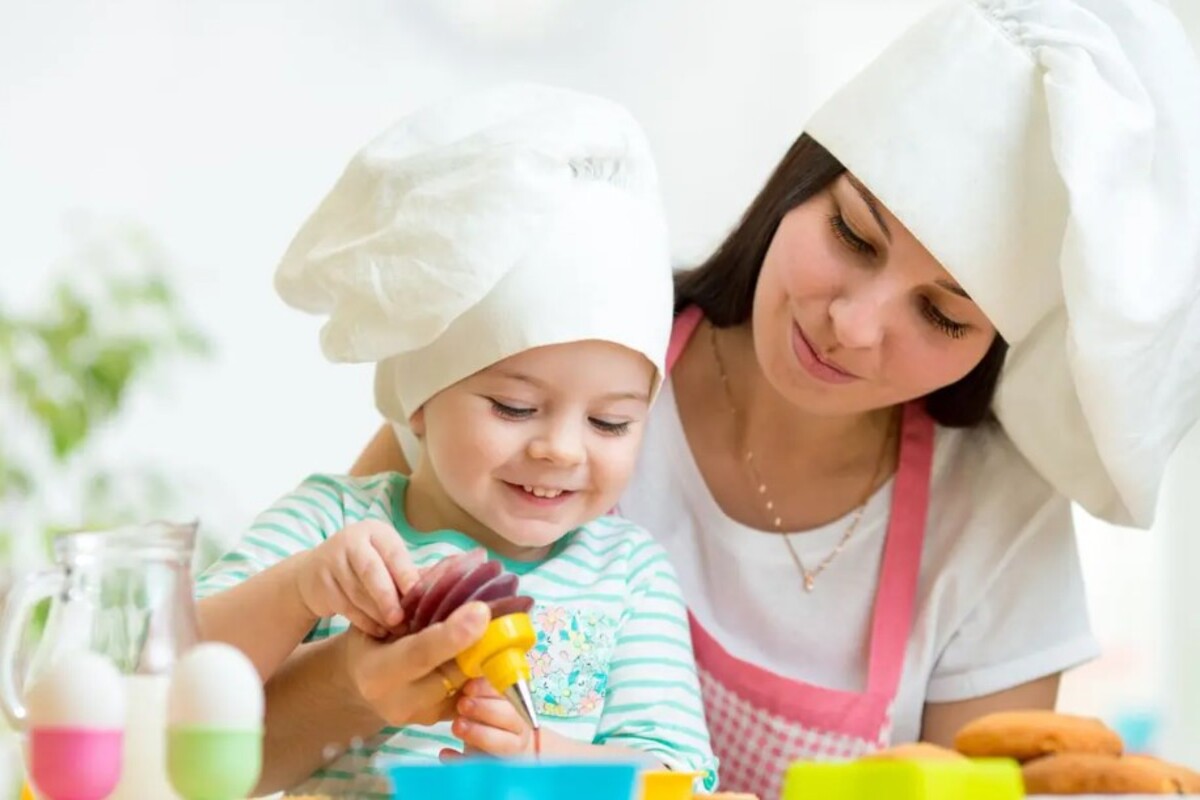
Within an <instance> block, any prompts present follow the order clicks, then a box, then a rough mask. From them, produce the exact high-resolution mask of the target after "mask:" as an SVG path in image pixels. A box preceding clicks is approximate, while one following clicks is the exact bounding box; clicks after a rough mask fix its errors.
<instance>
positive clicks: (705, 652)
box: [667, 307, 934, 800]
mask: <svg viewBox="0 0 1200 800" xmlns="http://www.w3.org/2000/svg"><path fill="white" fill-rule="evenodd" d="M702 319H703V315H702V314H701V312H700V310H699V309H698V308H695V307H692V308H688V309H687V310H685V311H684V312H683V313H681V314H680V315H679V317H678V319H677V320H676V322H675V328H674V330H673V331H672V333H671V346H670V349H669V351H668V353H667V369H668V371H669V370H670V369H671V367H673V366H674V364H675V361H676V359H677V358H678V357H679V354H680V353H682V352H683V349H684V347H685V346H686V344H687V342H688V339H690V338H691V336H692V334H693V333H694V332H695V330H696V327H697V326H698V325H699V324H700V322H701V321H702ZM933 435H934V425H933V421H932V420H931V419H930V418H929V417H928V416H927V415H926V414H925V412H924V410H923V409H922V408H921V407H920V406H919V405H918V404H916V403H909V404H908V405H906V406H905V407H904V412H903V421H902V423H901V434H900V436H901V438H900V458H899V464H898V466H897V470H896V477H895V483H894V487H893V493H892V508H891V514H890V521H889V523H888V528H887V539H886V542H885V543H884V551H883V562H882V565H881V567H880V577H879V587H878V589H877V590H876V595H875V606H874V612H873V614H872V619H871V642H870V650H869V652H870V656H869V659H870V661H869V665H868V670H867V676H868V677H867V686H866V691H864V692H862V693H861V694H860V693H856V692H846V691H838V690H833V689H824V688H821V687H819V686H812V685H810V684H807V683H803V682H801V681H796V680H792V679H790V678H785V677H783V676H781V675H777V674H775V673H773V672H770V671H768V670H765V669H762V668H761V667H758V666H755V665H754V664H750V663H748V662H745V661H742V660H740V659H738V658H737V657H735V656H733V655H731V654H730V653H728V652H727V651H726V650H725V648H723V647H722V646H721V644H720V642H718V641H717V640H716V639H714V638H713V637H712V636H711V635H710V634H709V633H708V631H706V630H704V628H703V627H701V625H700V623H699V622H697V620H696V618H695V617H693V616H691V615H690V614H689V619H690V622H691V630H692V641H693V644H694V646H695V650H696V664H697V668H698V671H699V675H700V689H701V692H702V694H703V696H704V707H705V713H706V716H707V718H708V725H709V730H710V732H711V734H712V745H713V750H714V752H715V753H716V755H717V757H718V758H719V759H720V776H721V788H722V790H724V791H730V792H752V793H754V794H756V795H758V796H759V797H760V798H762V800H777V798H779V796H780V789H781V786H782V783H783V777H784V772H785V771H786V769H787V767H788V765H789V764H791V763H792V762H793V761H798V760H836V759H847V758H853V757H855V756H858V755H861V754H863V753H866V752H869V751H872V750H875V749H877V748H880V747H884V746H887V744H888V742H889V741H890V739H891V707H892V701H893V699H894V698H895V696H896V690H897V687H898V686H899V684H900V675H901V673H902V671H903V669H904V655H905V651H906V645H907V642H908V636H909V632H910V630H911V628H912V618H913V605H914V602H915V598H916V593H917V577H918V573H919V570H920V566H921V548H922V545H923V543H924V539H925V516H926V509H927V508H928V505H929V476H930V465H931V463H932V460H933ZM797 580H799V576H797Z"/></svg>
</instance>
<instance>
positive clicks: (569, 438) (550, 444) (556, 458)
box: [529, 423, 584, 467]
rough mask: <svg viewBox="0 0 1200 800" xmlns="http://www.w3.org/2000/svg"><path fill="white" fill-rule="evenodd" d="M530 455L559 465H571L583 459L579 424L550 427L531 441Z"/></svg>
mask: <svg viewBox="0 0 1200 800" xmlns="http://www.w3.org/2000/svg"><path fill="white" fill-rule="evenodd" d="M529 455H530V457H531V458H536V459H539V460H542V461H550V462H552V463H554V464H557V465H559V466H565V467H571V466H575V465H576V464H579V463H581V462H582V461H583V458H584V452H583V437H582V435H581V432H580V431H579V427H578V426H577V425H571V424H565V423H564V424H560V425H553V426H550V427H548V428H547V429H546V430H544V431H542V433H541V434H540V435H539V436H536V437H534V439H533V441H531V442H530V443H529Z"/></svg>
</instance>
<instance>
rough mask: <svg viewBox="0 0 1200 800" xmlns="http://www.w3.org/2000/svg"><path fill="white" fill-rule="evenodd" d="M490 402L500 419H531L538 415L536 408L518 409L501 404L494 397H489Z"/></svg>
mask: <svg viewBox="0 0 1200 800" xmlns="http://www.w3.org/2000/svg"><path fill="white" fill-rule="evenodd" d="M488 402H490V403H491V404H492V411H493V412H495V414H496V415H497V416H498V417H501V418H503V419H511V420H522V419H529V418H530V417H532V416H533V415H534V414H535V413H537V409H536V408H518V407H517V406H510V405H508V404H506V403H501V402H500V401H499V400H497V399H496V398H494V397H489V398H488Z"/></svg>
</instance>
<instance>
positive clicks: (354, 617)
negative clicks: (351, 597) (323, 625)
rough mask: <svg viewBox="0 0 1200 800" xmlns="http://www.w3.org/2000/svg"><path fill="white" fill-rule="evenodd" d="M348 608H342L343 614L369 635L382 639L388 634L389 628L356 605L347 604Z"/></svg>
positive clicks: (352, 623)
mask: <svg viewBox="0 0 1200 800" xmlns="http://www.w3.org/2000/svg"><path fill="white" fill-rule="evenodd" d="M346 606H347V607H346V608H345V609H343V610H342V612H341V615H342V616H343V617H345V618H346V619H347V620H348V621H349V622H350V624H351V625H353V626H354V627H356V628H358V629H359V630H360V631H362V632H363V633H365V634H367V635H368V636H374V637H375V638H376V639H382V638H384V637H385V636H387V629H386V628H384V627H383V626H382V625H380V624H379V623H377V622H376V621H375V620H373V619H371V618H370V617H368V616H367V615H366V614H364V613H363V612H361V611H359V610H358V609H357V608H355V607H354V606H351V605H349V604H348V603H347V604H346Z"/></svg>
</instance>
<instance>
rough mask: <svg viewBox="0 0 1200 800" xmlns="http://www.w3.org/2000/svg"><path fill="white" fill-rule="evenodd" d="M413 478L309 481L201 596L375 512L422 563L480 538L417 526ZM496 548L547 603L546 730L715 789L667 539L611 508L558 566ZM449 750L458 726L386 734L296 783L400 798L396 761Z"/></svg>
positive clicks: (201, 585) (543, 616)
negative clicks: (693, 775)
mask: <svg viewBox="0 0 1200 800" xmlns="http://www.w3.org/2000/svg"><path fill="white" fill-rule="evenodd" d="M406 486H407V479H406V478H405V477H404V476H402V475H398V474H394V473H388V474H384V475H379V476H374V477H371V478H369V479H355V478H346V477H341V476H327V475H314V476H312V477H310V478H309V479H307V480H306V481H305V482H304V483H303V484H302V485H301V486H300V487H299V488H298V489H297V490H296V491H294V492H292V493H291V494H288V495H287V496H285V497H283V498H282V499H281V500H280V501H279V502H277V503H276V504H275V505H274V506H273V507H272V508H271V509H269V510H268V511H266V512H264V513H263V514H262V515H261V516H259V517H258V519H257V520H256V521H255V522H254V524H253V525H252V526H251V528H250V530H249V531H248V532H247V533H246V535H245V537H244V538H243V539H242V541H241V542H240V543H239V544H238V545H237V546H236V547H235V548H234V549H233V550H232V551H231V552H230V553H228V554H226V555H225V556H224V557H222V558H221V559H220V560H219V561H218V562H217V563H215V564H214V565H213V566H212V567H210V568H209V569H208V570H207V571H206V572H205V573H204V574H203V575H202V576H201V577H200V578H199V580H198V584H197V594H198V595H199V596H206V595H209V594H213V593H215V592H218V591H220V590H221V589H225V588H228V587H229V586H232V585H234V584H236V583H238V582H240V581H243V580H245V579H246V578H248V577H249V576H251V575H253V574H255V573H257V572H259V571H261V570H264V569H266V568H268V567H270V566H272V565H273V564H276V563H278V562H279V561H281V560H282V559H284V558H286V557H288V556H290V555H293V554H295V553H299V552H301V551H303V550H306V549H308V548H311V547H315V546H317V545H319V544H320V543H321V542H322V541H324V540H325V539H326V538H328V537H329V536H332V535H333V534H334V533H336V532H337V531H339V530H341V529H342V528H344V527H345V526H346V525H349V524H351V523H354V522H358V521H360V520H363V519H377V520H380V521H383V522H386V523H389V524H391V525H392V526H393V527H395V529H396V530H397V531H398V533H399V535H401V536H402V537H403V538H404V540H405V543H406V544H407V546H408V549H409V551H410V553H411V554H412V557H413V560H414V561H415V562H416V563H417V565H418V566H420V567H427V566H429V565H431V564H433V563H435V562H437V561H438V560H440V559H442V558H445V557H446V556H449V555H452V554H454V553H459V552H462V551H464V550H468V549H473V548H475V547H477V546H478V545H476V544H475V542H473V541H472V540H471V539H469V538H468V537H467V536H465V535H464V534H462V533H459V532H457V531H449V530H444V531H435V532H430V533H418V532H417V531H415V530H413V529H412V528H411V527H410V526H409V525H408V522H407V520H406V519H405V516H404V512H403V500H404V491H405V487H406ZM490 557H491V558H496V559H498V560H501V561H503V562H504V566H505V568H506V569H508V570H509V571H511V572H514V573H517V574H518V575H519V576H520V579H521V592H522V593H523V594H527V595H530V596H531V597H533V598H534V600H535V601H536V604H535V606H534V610H533V612H532V616H533V621H534V627H535V628H536V629H537V631H538V644H537V645H536V646H535V648H534V650H533V651H532V652H531V653H530V660H531V664H532V667H533V675H534V681H533V682H534V694H535V699H536V702H537V704H538V711H539V712H540V714H541V716H542V719H543V722H544V725H545V727H546V728H547V729H549V730H553V731H554V732H555V733H558V734H561V735H564V736H568V737H571V738H573V739H575V740H577V741H583V742H594V743H596V744H605V743H609V744H613V745H619V746H622V747H629V748H633V749H637V750H640V751H643V752H645V753H647V754H648V755H652V756H654V757H655V758H656V759H657V760H659V761H662V762H663V763H665V764H667V765H668V766H670V767H671V768H673V769H680V770H697V771H704V772H706V773H707V775H708V777H707V778H706V779H705V780H704V781H703V784H704V788H705V790H707V791H712V789H713V788H714V787H715V783H716V772H715V770H716V760H715V758H714V757H713V755H712V751H711V749H710V747H709V740H708V732H707V728H706V725H705V720H704V711H703V705H702V703H701V700H700V689H699V684H698V682H697V678H696V669H695V664H694V661H693V657H692V649H691V639H690V635H689V632H688V623H687V609H686V606H685V605H684V603H683V600H682V598H681V596H680V591H679V584H678V582H677V581H676V579H675V575H674V572H673V571H672V569H671V566H670V564H669V563H668V562H667V557H666V554H665V553H664V552H663V550H662V548H661V547H659V545H658V544H657V543H656V542H654V540H653V539H652V538H651V537H650V536H649V535H648V534H647V533H646V532H645V531H643V530H642V529H640V528H638V527H637V526H635V525H633V524H632V523H629V522H627V521H625V520H623V519H620V518H617V517H604V518H602V519H599V520H596V521H594V522H592V523H590V524H588V525H585V526H583V527H582V528H579V529H577V530H575V531H572V532H571V533H570V534H568V535H567V536H565V537H564V538H563V539H562V540H560V541H559V542H558V543H557V544H556V545H555V547H554V550H553V551H552V553H551V555H550V557H549V558H547V559H546V560H545V561H542V562H536V563H532V562H516V561H511V560H507V559H503V558H499V557H498V556H496V555H495V554H491V556H490ZM346 627H347V622H346V620H344V619H342V618H340V617H335V618H332V619H326V620H321V621H320V623H318V625H316V626H315V627H314V629H313V630H312V631H311V632H310V633H309V636H308V639H309V640H318V639H323V638H326V637H329V636H333V635H336V634H338V633H340V632H342V631H343V630H345V629H346ZM445 747H452V748H456V749H459V748H461V742H459V741H458V740H457V739H456V738H455V737H454V736H452V735H451V734H450V726H449V723H441V724H438V725H435V726H432V727H415V726H414V727H409V728H404V729H387V730H385V731H383V732H381V734H380V735H379V736H376V737H374V738H373V739H372V740H371V741H369V742H365V743H363V744H362V746H360V747H356V748H352V749H351V751H349V752H347V753H346V754H344V755H343V756H341V757H340V758H338V759H336V760H335V761H334V762H332V763H330V764H328V765H326V767H325V768H323V769H322V770H320V771H319V772H318V773H316V774H314V775H313V776H312V778H311V779H310V780H309V781H307V782H306V783H304V784H303V785H302V786H300V787H297V791H303V792H310V793H319V792H324V793H329V794H334V795H340V796H355V797H372V796H382V797H390V795H389V794H387V792H388V785H387V780H386V778H385V777H384V773H385V770H386V765H387V763H388V762H389V761H394V760H397V759H401V760H413V761H417V760H419V761H432V760H436V759H437V754H438V752H439V751H440V750H441V749H443V748H445ZM375 793H379V794H375Z"/></svg>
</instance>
